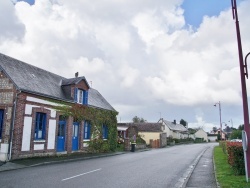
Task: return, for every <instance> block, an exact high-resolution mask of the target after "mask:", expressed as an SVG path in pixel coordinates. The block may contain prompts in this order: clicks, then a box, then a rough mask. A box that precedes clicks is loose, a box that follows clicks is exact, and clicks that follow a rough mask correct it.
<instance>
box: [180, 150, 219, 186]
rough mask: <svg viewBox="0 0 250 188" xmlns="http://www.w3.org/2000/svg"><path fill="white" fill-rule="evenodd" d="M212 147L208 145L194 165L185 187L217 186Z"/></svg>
mask: <svg viewBox="0 0 250 188" xmlns="http://www.w3.org/2000/svg"><path fill="white" fill-rule="evenodd" d="M213 149H214V147H209V148H208V149H207V150H206V151H205V152H204V153H203V155H202V156H201V158H200V159H199V161H198V163H197V164H196V165H195V167H194V170H193V172H192V173H191V176H190V177H189V179H188V181H187V184H186V186H185V187H186V188H217V187H219V185H218V183H217V181H216V178H215V171H214V163H213Z"/></svg>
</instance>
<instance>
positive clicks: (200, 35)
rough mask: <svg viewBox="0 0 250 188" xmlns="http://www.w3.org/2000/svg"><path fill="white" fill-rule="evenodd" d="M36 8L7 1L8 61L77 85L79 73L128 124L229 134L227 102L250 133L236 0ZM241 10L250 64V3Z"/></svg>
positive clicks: (1, 18)
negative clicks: (168, 124) (167, 124)
mask: <svg viewBox="0 0 250 188" xmlns="http://www.w3.org/2000/svg"><path fill="white" fill-rule="evenodd" d="M27 2H29V3H27ZM27 2H24V1H16V0H2V1H1V2H0V53H3V54H6V55H9V56H11V57H14V58H17V59H19V60H22V61H24V62H26V63H29V64H32V65H35V66H38V67H40V68H43V69H46V70H48V71H51V72H53V73H56V74H59V75H61V76H64V77H67V78H70V77H74V73H75V72H79V75H80V76H85V77H86V78H87V80H88V82H89V83H90V85H92V87H93V88H95V89H97V90H98V91H99V92H100V93H101V94H102V95H103V96H104V97H105V98H106V99H107V100H108V101H109V103H110V104H111V105H112V106H113V107H114V108H115V109H116V110H117V111H119V115H118V117H117V118H118V121H119V122H128V121H131V120H132V118H133V117H134V116H135V115H137V116H139V117H142V118H144V119H146V120H147V121H148V122H157V121H158V120H159V118H160V117H162V118H164V119H166V120H169V121H173V120H174V119H176V120H177V121H178V122H179V121H180V119H184V120H186V121H187V122H188V123H189V126H190V127H197V126H203V127H204V129H205V130H207V131H208V130H210V129H211V128H212V127H213V126H217V127H219V108H218V106H217V107H214V106H213V105H214V104H215V103H217V102H219V101H220V102H221V109H222V111H221V115H222V122H225V123H226V124H228V125H230V126H231V122H229V121H230V120H232V121H233V126H234V127H238V125H240V124H243V115H242V114H243V110H242V98H241V85H240V73H239V62H238V51H237V40H236V32H235V21H234V20H233V18H232V11H231V1H230V0H220V1H218V0H202V1H201V0H157V1H153V0H137V1H129V0H102V1H100V0H91V1H89V0H74V1H68V0H36V1H35V3H34V0H27ZM237 2H238V13H239V21H240V27H241V36H242V44H243V52H244V55H246V54H247V53H248V52H249V51H250V35H249V31H250V19H249V7H250V0H238V1H237ZM248 86H249V81H247V89H248V93H250V89H249V87H248ZM223 127H224V123H223Z"/></svg>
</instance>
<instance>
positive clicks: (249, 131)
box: [231, 0, 250, 181]
mask: <svg viewBox="0 0 250 188" xmlns="http://www.w3.org/2000/svg"><path fill="white" fill-rule="evenodd" d="M231 3H232V13H233V19H235V26H236V35H237V42H238V53H239V64H240V75H241V89H242V103H243V114H244V131H245V134H244V135H245V136H246V137H248V138H249V136H250V127H249V113H248V102H247V90H246V80H245V76H246V77H247V78H248V71H247V64H246V63H247V62H246V60H247V57H248V55H249V53H248V54H247V55H246V57H245V63H244V61H243V52H242V45H241V36H240V26H239V20H238V12H237V4H236V0H231ZM245 140H247V141H246V142H247V143H246V148H245V149H244V150H245V152H246V154H245V155H246V157H245V164H246V166H245V167H246V172H250V150H249V149H248V147H247V146H248V145H249V139H247V138H246V139H245ZM246 177H247V178H249V174H248V173H246ZM247 181H248V179H247Z"/></svg>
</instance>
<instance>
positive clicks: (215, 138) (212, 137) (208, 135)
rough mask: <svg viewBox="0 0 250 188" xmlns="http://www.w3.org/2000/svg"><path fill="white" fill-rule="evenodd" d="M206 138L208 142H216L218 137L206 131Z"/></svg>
mask: <svg viewBox="0 0 250 188" xmlns="http://www.w3.org/2000/svg"><path fill="white" fill-rule="evenodd" d="M207 138H208V140H209V141H210V142H216V141H217V139H218V134H213V133H208V134H207Z"/></svg>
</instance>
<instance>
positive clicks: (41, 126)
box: [34, 112, 46, 140]
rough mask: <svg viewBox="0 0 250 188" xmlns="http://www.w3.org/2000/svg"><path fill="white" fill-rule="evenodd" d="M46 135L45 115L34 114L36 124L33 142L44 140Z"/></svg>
mask: <svg viewBox="0 0 250 188" xmlns="http://www.w3.org/2000/svg"><path fill="white" fill-rule="evenodd" d="M45 135H46V114H45V113H40V112H37V113H36V124H35V135H34V139H35V140H41V139H43V140H44V139H45Z"/></svg>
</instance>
